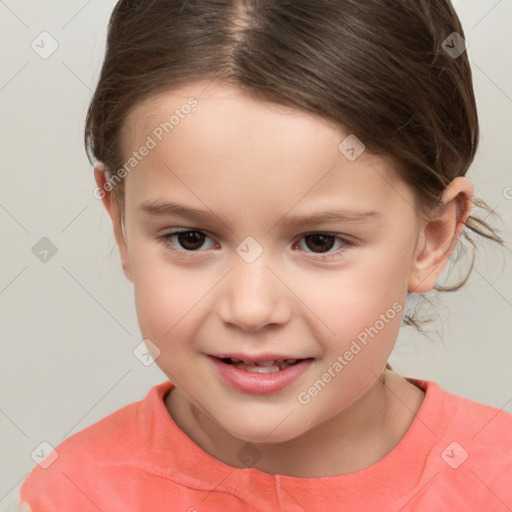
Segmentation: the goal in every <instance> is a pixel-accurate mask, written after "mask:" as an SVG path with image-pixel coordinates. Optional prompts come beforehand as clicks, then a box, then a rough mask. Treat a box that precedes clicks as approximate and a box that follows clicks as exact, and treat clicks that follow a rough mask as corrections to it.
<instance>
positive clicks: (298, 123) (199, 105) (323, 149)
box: [122, 81, 412, 209]
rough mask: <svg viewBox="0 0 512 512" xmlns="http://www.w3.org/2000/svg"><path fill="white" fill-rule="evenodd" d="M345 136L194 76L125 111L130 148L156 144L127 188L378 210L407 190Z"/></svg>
mask: <svg viewBox="0 0 512 512" xmlns="http://www.w3.org/2000/svg"><path fill="white" fill-rule="evenodd" d="M349 135H351V134H350V133H348V132H347V131H344V129H343V128H341V127H338V126H336V125H334V124H333V123H332V122H330V121H328V120H325V119H323V118H321V117H319V116H316V115H313V114H310V113H307V112H304V111H300V110H297V109H293V108H290V107H286V106H282V105H277V104H274V103H270V102H264V101H261V100H259V99H255V98H254V97H252V96H250V95H249V94H247V93H246V92H244V91H243V90H241V89H239V88H237V87H236V86H233V85H230V84H226V83H224V82H218V81H217V82H213V83H212V82H197V83H193V84H189V85H187V86H183V87H181V88H179V89H176V90H173V91H168V92H165V93H162V94H159V95H157V96H153V97H150V98H148V99H146V100H145V101H144V102H142V103H140V104H139V105H138V106H137V107H135V108H134V109H133V110H132V111H131V112H130V114H129V116H128V117H127V118H126V122H125V125H124V129H123V139H122V143H123V146H122V147H123V153H124V155H125V156H126V157H127V158H128V157H129V156H130V155H131V154H132V152H133V151H137V150H138V149H139V148H141V147H143V146H144V145H145V144H146V145H147V143H148V141H149V140H150V139H151V143H150V145H151V146H152V149H151V150H150V151H148V152H147V153H148V154H147V155H146V156H145V157H144V158H143V159H142V160H141V161H140V163H138V164H137V171H136V172H132V173H130V174H129V176H128V177H127V182H128V183H127V188H128V189H130V188H131V189H132V197H134V194H133V193H134V192H135V191H137V196H138V199H139V202H143V201H147V200H156V199H159V198H157V197H155V195H165V194H169V193H171V191H174V192H176V193H181V194H187V195H188V196H190V198H191V199H193V200H194V201H195V204H196V205H197V204H198V203H197V198H198V197H205V198H206V197H208V198H210V202H212V201H213V200H212V197H214V196H215V198H216V199H217V201H218V203H217V206H220V205H222V204H229V203H235V202H237V201H238V203H239V205H240V206H242V205H243V204H244V201H246V200H248V201H250V200H252V199H259V201H260V205H262V204H267V205H268V206H269V207H271V208H274V209H275V208H276V207H277V206H279V205H280V206H281V208H282V209H283V208H284V207H285V205H289V207H291V206H292V205H294V204H295V203H297V202H298V201H299V200H300V201H301V204H305V203H306V202H309V203H315V202H316V203H319V202H322V201H323V200H324V199H329V198H330V199H336V200H339V201H340V202H343V203H344V205H343V206H347V207H350V206H352V204H351V203H356V202H357V203H358V206H361V202H362V201H363V202H366V205H363V206H367V207H368V208H367V209H375V207H382V208H383V207H385V206H386V205H388V206H389V204H390V201H392V200H395V201H396V200H397V199H398V198H400V197H401V198H402V199H401V200H402V201H404V200H407V199H406V198H407V196H408V195H409V197H411V196H410V191H409V190H408V187H405V184H404V183H403V182H402V180H401V179H400V178H399V177H398V176H397V174H396V173H395V172H394V170H393V166H392V163H391V161H390V160H389V159H387V158H385V157H381V156H376V155H370V154H369V153H368V152H363V153H362V155H361V156H360V157H359V158H357V159H356V160H355V161H350V160H349V159H347V157H346V156H345V154H343V153H342V152H341V151H340V147H339V146H340V143H342V142H343V141H344V140H345V139H346V138H347V137H348V136H349ZM130 182H132V183H133V184H134V186H133V187H130V186H129V183H130ZM404 187H405V188H404ZM235 194H236V197H234V195H235ZM194 195H195V196H196V197H195V198H194ZM404 196H405V197H404ZM301 198H302V199H301ZM411 200H412V199H411ZM203 206H204V205H203Z"/></svg>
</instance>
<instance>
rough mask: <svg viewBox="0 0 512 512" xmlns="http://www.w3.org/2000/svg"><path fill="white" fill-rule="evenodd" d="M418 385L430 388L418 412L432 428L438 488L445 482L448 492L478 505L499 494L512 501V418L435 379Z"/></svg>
mask: <svg viewBox="0 0 512 512" xmlns="http://www.w3.org/2000/svg"><path fill="white" fill-rule="evenodd" d="M408 380H411V379H408ZM412 381H413V383H414V381H416V383H419V384H420V387H422V388H423V389H426V395H425V400H424V404H423V405H422V409H423V411H422V409H420V412H419V413H418V419H419V420H420V422H421V423H422V427H423V426H425V427H426V428H424V431H425V432H426V434H425V440H428V439H429V440H430V442H431V443H432V444H431V448H430V451H429V455H428V457H427V463H426V466H425V470H426V475H428V476H429V477H430V476H431V477H432V478H434V476H435V475H438V476H439V475H442V478H440V479H439V484H438V485H440V482H443V483H444V485H445V486H446V492H447V493H449V492H450V489H451V491H452V492H453V491H457V492H462V489H465V491H464V493H465V494H464V496H465V497H466V499H468V500H469V499H474V500H475V503H484V502H485V503H487V501H485V500H489V503H492V502H493V500H495V499H496V496H499V497H500V499H501V500H505V501H506V500H507V499H508V500H512V487H511V486H510V478H511V475H512V414H510V413H509V412H507V411H505V410H504V409H500V408H498V407H493V406H490V405H486V404H483V403H480V402H476V401H474V400H471V399H469V398H465V397H462V396H459V395H456V394H454V393H451V392H449V391H446V390H444V389H443V388H441V386H439V384H437V383H435V382H433V381H420V380H417V379H412ZM456 494H457V493H456ZM460 496H462V494H461V495H460ZM460 496H459V498H458V499H462V498H460Z"/></svg>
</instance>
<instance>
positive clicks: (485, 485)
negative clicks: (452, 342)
mask: <svg viewBox="0 0 512 512" xmlns="http://www.w3.org/2000/svg"><path fill="white" fill-rule="evenodd" d="M407 380H409V381H410V382H412V383H413V384H415V385H416V386H419V387H421V388H422V389H424V390H425V392H426V394H425V398H424V400H423V403H422V405H421V408H420V410H419V411H418V414H417V415H416V418H415V419H414V421H413V423H412V424H411V426H410V428H409V430H408V431H407V433H406V434H405V436H404V437H403V438H402V440H401V441H400V443H399V444H398V445H397V446H396V447H395V448H394V449H393V450H392V451H391V452H390V453H389V454H388V455H386V456H385V457H384V458H383V459H381V460H380V461H378V462H377V463H375V464H374V465H372V466H370V467H369V468H367V469H364V470H362V471H358V472H356V473H350V474H347V475H342V476H336V477H321V478H294V477H289V476H280V475H269V474H266V473H263V472H261V471H258V470H256V469H253V468H251V467H247V468H241V469H236V468H233V467H231V466H228V465H226V464H224V463H222V462H220V461H218V460H217V459H215V458H213V457H211V456H210V455H208V454H207V453H205V452H204V451H203V450H202V449H201V448H200V447H199V446H198V445H196V444H195V443H194V442H193V441H192V440H191V439H190V438H189V437H188V436H187V435H186V434H184V433H183V432H182V431H181V430H180V429H179V428H178V427H177V425H176V424H175V423H174V421H173V420H172V417H171V416H170V415H169V413H168V411H167V409H166V407H165V403H164V398H165V395H166V394H167V393H168V392H169V390H171V389H172V388H173V385H172V384H171V383H170V382H164V383H162V384H159V385H157V386H154V387H152V388H151V390H150V391H149V393H148V394H147V396H146V397H145V398H144V399H143V400H141V401H139V402H135V403H132V404H130V405H128V406H126V407H124V408H122V409H120V410H118V411H116V412H114V413H113V414H111V415H109V416H107V417H106V418H103V419H102V420H100V421H98V422H97V423H95V424H93V425H91V426H90V427H87V428H85V429H84V430H82V431H80V432H78V433H76V434H74V435H72V436H70V437H69V438H67V439H66V440H65V441H63V442H62V443H61V444H60V445H59V446H57V448H56V452H57V454H58V457H57V459H55V460H54V461H53V463H51V464H50V465H49V466H48V467H47V468H46V469H43V468H42V467H40V466H39V465H38V466H36V467H35V468H34V470H33V471H32V472H31V473H30V475H29V476H28V477H27V479H26V480H25V481H24V483H23V485H22V487H21V500H22V501H24V502H26V503H24V504H23V505H22V506H21V507H20V510H24V511H25V510H31V511H32V512H70V511H72V512H98V511H103V512H128V511H129V512H143V511H144V512H163V511H166V512H168V511H171V512H174V511H180V512H206V511H222V512H231V511H235V512H237V511H243V512H250V511H259V512H272V511H279V510H283V511H286V512H295V511H297V512H299V511H300V512H304V511H305V510H306V511H308V512H334V511H336V512H339V511H342V510H343V511H345V510H346V511H350V512H358V511H365V512H367V511H372V512H373V511H379V512H386V511H393V512H398V511H400V512H411V511H421V512H432V511H435V512H443V511H451V512H453V511H456V512H461V511H468V510H470V511H485V512H491V511H500V512H501V511H503V512H505V511H507V510H511V509H512V414H510V413H507V412H505V411H503V410H500V409H497V408H494V407H491V406H488V405H484V404H480V403H477V402H474V401H472V400H469V399H466V398H463V397H460V396H457V395H454V394H452V393H449V392H447V391H445V390H443V389H442V388H441V387H440V386H439V385H438V384H437V383H435V382H432V381H423V380H418V379H411V378H408V379H407ZM246 455H248V456H249V457H250V450H249V451H248V453H247V454H246ZM53 456H55V452H53ZM45 460H46V462H44V461H43V463H40V465H47V463H48V461H51V455H50V456H48V457H47V459H45ZM248 460H250V458H249V459H248ZM248 465H249V464H248ZM28 505H30V508H29V506H28Z"/></svg>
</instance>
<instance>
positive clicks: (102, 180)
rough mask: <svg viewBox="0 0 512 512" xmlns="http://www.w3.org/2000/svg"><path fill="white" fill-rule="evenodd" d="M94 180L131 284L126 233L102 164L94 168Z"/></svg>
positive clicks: (124, 270)
mask: <svg viewBox="0 0 512 512" xmlns="http://www.w3.org/2000/svg"><path fill="white" fill-rule="evenodd" d="M94 179H95V181H96V185H97V187H98V190H99V191H100V192H101V193H100V194H99V196H98V197H100V198H101V201H102V203H103V206H104V207H105V209H106V210H107V213H108V214H109V216H110V219H111V221H112V227H113V230H114V237H115V239H116V244H117V248H118V250H119V255H120V257H121V265H122V267H123V272H124V275H125V276H126V277H127V279H129V280H130V281H131V282H133V277H132V271H131V265H130V259H129V256H128V247H127V242H126V232H125V228H124V225H123V221H122V219H121V212H120V209H119V204H118V201H117V198H116V197H115V195H114V194H113V193H112V190H111V187H109V186H107V185H108V175H107V171H106V168H105V165H104V164H103V163H102V162H99V163H97V164H96V165H95V166H94Z"/></svg>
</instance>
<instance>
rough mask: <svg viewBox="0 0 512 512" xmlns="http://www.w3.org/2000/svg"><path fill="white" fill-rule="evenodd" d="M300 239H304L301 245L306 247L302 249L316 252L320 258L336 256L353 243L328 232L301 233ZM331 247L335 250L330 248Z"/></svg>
mask: <svg viewBox="0 0 512 512" xmlns="http://www.w3.org/2000/svg"><path fill="white" fill-rule="evenodd" d="M301 240H304V241H305V243H304V244H303V245H305V246H306V248H305V249H302V250H303V251H305V252H309V253H312V254H318V257H319V258H320V259H329V258H331V257H338V256H339V255H340V253H341V252H343V251H344V250H345V249H348V248H350V247H352V246H353V245H354V243H353V242H350V241H349V240H346V239H345V238H343V237H341V236H338V235H334V234H330V233H310V234H307V235H303V236H302V239H301ZM299 245H300V243H299ZM336 245H337V247H336ZM333 248H334V249H336V250H332V249H333Z"/></svg>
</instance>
